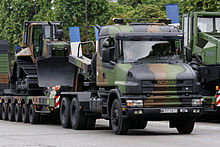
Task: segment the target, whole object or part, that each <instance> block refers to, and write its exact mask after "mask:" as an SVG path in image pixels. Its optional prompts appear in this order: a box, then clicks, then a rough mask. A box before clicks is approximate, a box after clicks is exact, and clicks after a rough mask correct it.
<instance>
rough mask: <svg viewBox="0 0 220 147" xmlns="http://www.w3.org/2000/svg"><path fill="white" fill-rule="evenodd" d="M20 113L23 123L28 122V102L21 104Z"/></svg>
mask: <svg viewBox="0 0 220 147" xmlns="http://www.w3.org/2000/svg"><path fill="white" fill-rule="evenodd" d="M21 115H22V121H23V122H24V123H28V122H29V105H28V104H23V106H22V109H21Z"/></svg>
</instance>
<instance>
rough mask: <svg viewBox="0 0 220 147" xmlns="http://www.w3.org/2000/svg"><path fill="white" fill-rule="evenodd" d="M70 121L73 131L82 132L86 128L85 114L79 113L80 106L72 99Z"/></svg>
mask: <svg viewBox="0 0 220 147" xmlns="http://www.w3.org/2000/svg"><path fill="white" fill-rule="evenodd" d="M70 119H71V125H72V128H73V129H75V130H82V129H86V128H87V122H86V117H85V114H84V113H83V112H82V111H80V106H79V103H78V101H77V99H76V98H73V99H72V102H71V105H70Z"/></svg>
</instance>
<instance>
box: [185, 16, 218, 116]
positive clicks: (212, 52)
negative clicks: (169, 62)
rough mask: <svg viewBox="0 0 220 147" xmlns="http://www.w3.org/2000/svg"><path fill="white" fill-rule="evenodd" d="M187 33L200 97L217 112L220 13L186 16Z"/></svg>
mask: <svg viewBox="0 0 220 147" xmlns="http://www.w3.org/2000/svg"><path fill="white" fill-rule="evenodd" d="M183 32H184V46H186V50H185V54H186V60H187V61H188V62H189V64H190V66H191V67H192V69H193V70H194V71H195V72H196V74H197V76H198V79H199V82H200V83H201V88H202V89H201V92H200V94H201V95H202V96H203V99H204V101H206V107H207V108H206V109H207V110H208V109H209V110H210V111H212V110H213V108H214V109H217V107H216V106H215V103H216V101H215V100H216V97H215V95H216V90H217V91H218V90H219V89H218V87H217V89H216V86H219V80H220V76H219V75H220V64H219V63H220V51H219V50H220V13H219V12H190V13H189V14H185V15H184V16H183ZM214 112H215V111H214Z"/></svg>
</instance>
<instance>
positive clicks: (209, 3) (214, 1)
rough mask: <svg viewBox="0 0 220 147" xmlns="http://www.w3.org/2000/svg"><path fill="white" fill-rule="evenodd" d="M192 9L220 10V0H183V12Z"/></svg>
mask: <svg viewBox="0 0 220 147" xmlns="http://www.w3.org/2000/svg"><path fill="white" fill-rule="evenodd" d="M190 11H211V12H216V11H220V1H219V0H205V1H204V0H194V1H192V0H184V1H181V12H182V13H187V12H190Z"/></svg>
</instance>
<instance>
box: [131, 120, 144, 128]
mask: <svg viewBox="0 0 220 147" xmlns="http://www.w3.org/2000/svg"><path fill="white" fill-rule="evenodd" d="M146 126H147V121H146V120H132V121H130V122H129V129H144V128H145V127H146Z"/></svg>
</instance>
